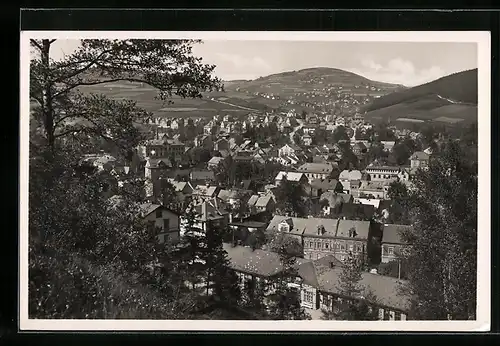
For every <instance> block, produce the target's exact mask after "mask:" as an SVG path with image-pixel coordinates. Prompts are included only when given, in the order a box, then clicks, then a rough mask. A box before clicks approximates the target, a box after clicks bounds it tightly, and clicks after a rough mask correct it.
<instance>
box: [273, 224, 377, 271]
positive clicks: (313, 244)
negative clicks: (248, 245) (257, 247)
mask: <svg viewBox="0 0 500 346" xmlns="http://www.w3.org/2000/svg"><path fill="white" fill-rule="evenodd" d="M371 229H372V224H371V222H369V221H354V220H340V219H322V218H297V217H287V216H281V215H275V216H274V217H273V219H272V220H271V222H270V223H269V225H268V227H267V229H266V231H267V232H276V231H277V232H283V233H286V234H289V235H290V236H293V237H295V238H297V239H299V240H300V241H301V243H302V245H303V248H304V258H306V259H313V260H314V259H318V258H321V257H323V256H326V255H334V257H335V258H337V259H338V260H340V261H343V260H345V259H346V257H347V255H348V254H349V252H352V253H355V254H358V255H360V256H362V257H363V258H365V259H366V256H367V253H368V250H367V248H368V240H369V238H370V236H371Z"/></svg>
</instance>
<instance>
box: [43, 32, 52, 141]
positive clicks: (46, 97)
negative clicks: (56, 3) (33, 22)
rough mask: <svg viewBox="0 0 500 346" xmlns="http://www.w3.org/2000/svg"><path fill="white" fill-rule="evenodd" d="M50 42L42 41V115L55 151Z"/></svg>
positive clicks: (46, 131) (48, 137)
mask: <svg viewBox="0 0 500 346" xmlns="http://www.w3.org/2000/svg"><path fill="white" fill-rule="evenodd" d="M50 44H51V43H50V40H48V39H44V40H42V51H41V52H40V54H41V62H42V65H43V69H44V71H43V74H44V77H43V79H44V80H43V89H42V113H43V121H44V126H45V133H46V135H47V142H48V146H49V147H50V148H51V149H54V142H55V137H54V109H53V106H52V82H51V81H50V77H49V69H50Z"/></svg>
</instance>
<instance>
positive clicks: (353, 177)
mask: <svg viewBox="0 0 500 346" xmlns="http://www.w3.org/2000/svg"><path fill="white" fill-rule="evenodd" d="M362 177H363V175H362V173H361V172H360V171H358V170H347V169H345V170H343V171H342V172H340V175H339V181H340V183H341V184H342V186H343V189H344V192H346V193H351V181H354V182H355V181H359V180H361V179H362Z"/></svg>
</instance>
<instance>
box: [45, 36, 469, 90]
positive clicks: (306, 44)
mask: <svg viewBox="0 0 500 346" xmlns="http://www.w3.org/2000/svg"><path fill="white" fill-rule="evenodd" d="M78 45H79V41H78V40H58V41H56V42H55V43H54V44H53V46H52V51H51V54H52V58H54V59H61V58H62V57H63V56H64V54H70V53H71V52H72V51H74V49H76V48H77V47H78ZM193 54H194V55H196V56H199V57H202V58H203V62H204V63H208V64H214V65H216V69H215V74H216V75H217V76H218V77H219V78H221V79H223V80H235V79H256V78H259V77H263V76H267V75H270V74H274V73H279V72H286V71H294V70H300V69H304V68H311V67H332V68H338V69H342V70H346V71H350V72H354V73H357V74H360V75H362V76H364V77H366V78H369V79H372V80H375V81H379V82H387V83H395V84H403V85H406V86H415V85H420V84H423V83H427V82H430V81H432V80H435V79H438V78H440V77H443V76H446V75H449V74H452V73H455V72H460V71H464V70H469V69H473V68H477V67H478V62H477V44H476V43H458V42H456V43H455V42H453V43H452V42H446V43H440V42H411V43H410V42H335V41H324V42H321V41H248V40H239V41H229V40H224V41H204V42H203V43H201V44H196V45H195V46H194V47H193Z"/></svg>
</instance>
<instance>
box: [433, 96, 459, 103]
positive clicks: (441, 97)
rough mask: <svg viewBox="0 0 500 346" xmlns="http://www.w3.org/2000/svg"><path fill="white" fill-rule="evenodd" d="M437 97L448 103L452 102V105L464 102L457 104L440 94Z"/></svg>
mask: <svg viewBox="0 0 500 346" xmlns="http://www.w3.org/2000/svg"><path fill="white" fill-rule="evenodd" d="M436 95H437V97H439V98H440V99H441V100H446V101H448V102H450V103H453V104H461V103H462V102H457V101H453V100H450V99H449V98H446V97H443V96H441V95H438V94H436Z"/></svg>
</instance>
